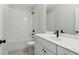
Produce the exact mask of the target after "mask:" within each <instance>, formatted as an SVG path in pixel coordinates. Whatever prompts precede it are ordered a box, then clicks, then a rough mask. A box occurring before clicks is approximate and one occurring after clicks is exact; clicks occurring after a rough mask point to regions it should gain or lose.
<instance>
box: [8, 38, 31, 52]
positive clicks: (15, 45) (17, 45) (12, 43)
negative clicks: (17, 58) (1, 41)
mask: <svg viewBox="0 0 79 59" xmlns="http://www.w3.org/2000/svg"><path fill="white" fill-rule="evenodd" d="M31 40H32V38H24V39H16V40H15V39H14V40H7V49H8V51H13V50H18V49H24V48H27V42H28V41H31Z"/></svg>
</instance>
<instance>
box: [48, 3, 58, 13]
mask: <svg viewBox="0 0 79 59" xmlns="http://www.w3.org/2000/svg"><path fill="white" fill-rule="evenodd" d="M56 5H57V4H48V5H47V12H49V11H50V10H52V9H53V8H54V7H56Z"/></svg>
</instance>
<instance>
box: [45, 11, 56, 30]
mask: <svg viewBox="0 0 79 59" xmlns="http://www.w3.org/2000/svg"><path fill="white" fill-rule="evenodd" d="M46 25H47V31H55V13H54V12H53V11H52V12H48V13H47V14H46Z"/></svg>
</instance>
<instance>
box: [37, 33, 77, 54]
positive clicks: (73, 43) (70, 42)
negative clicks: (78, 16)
mask: <svg viewBox="0 0 79 59" xmlns="http://www.w3.org/2000/svg"><path fill="white" fill-rule="evenodd" d="M36 35H37V36H39V37H41V38H43V39H45V40H48V41H50V42H52V43H55V44H57V45H59V46H61V47H63V48H66V49H68V50H70V51H73V52H75V53H77V54H79V40H76V39H72V38H68V37H64V36H63V37H58V38H56V36H55V35H54V34H52V35H51V34H48V33H40V34H36ZM51 36H52V37H51Z"/></svg>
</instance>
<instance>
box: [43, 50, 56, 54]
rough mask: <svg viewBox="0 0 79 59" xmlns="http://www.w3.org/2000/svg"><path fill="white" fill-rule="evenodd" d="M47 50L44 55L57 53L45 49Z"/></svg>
mask: <svg viewBox="0 0 79 59" xmlns="http://www.w3.org/2000/svg"><path fill="white" fill-rule="evenodd" d="M45 51H46V52H44V55H56V54H55V53H53V52H51V51H49V50H48V49H45Z"/></svg>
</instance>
